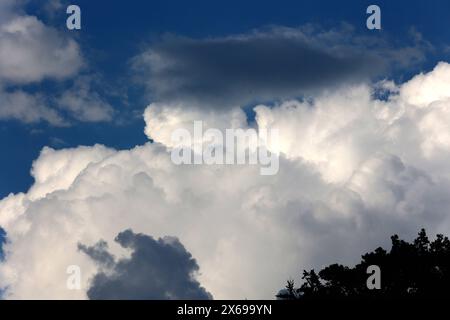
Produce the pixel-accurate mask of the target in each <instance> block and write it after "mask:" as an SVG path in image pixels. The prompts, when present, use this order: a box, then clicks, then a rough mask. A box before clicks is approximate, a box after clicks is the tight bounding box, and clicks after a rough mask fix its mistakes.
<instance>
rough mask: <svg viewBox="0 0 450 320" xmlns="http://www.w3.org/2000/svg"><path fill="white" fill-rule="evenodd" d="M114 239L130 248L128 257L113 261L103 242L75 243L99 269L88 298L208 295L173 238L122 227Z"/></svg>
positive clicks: (194, 265)
mask: <svg viewBox="0 0 450 320" xmlns="http://www.w3.org/2000/svg"><path fill="white" fill-rule="evenodd" d="M115 241H116V242H118V243H119V244H120V245H121V246H122V247H123V248H127V249H132V250H133V253H132V254H131V257H130V258H129V259H120V260H118V261H115V258H114V256H113V255H111V254H110V253H109V252H108V250H107V249H108V248H107V243H106V242H104V241H100V242H98V243H97V244H96V245H94V246H92V247H87V246H85V245H82V244H80V245H79V246H78V248H79V250H80V251H82V252H84V253H86V254H87V255H88V256H89V257H91V258H92V259H93V260H94V261H95V262H96V263H97V264H99V266H100V269H101V271H100V272H99V273H97V274H96V275H95V276H94V278H93V279H92V282H91V287H90V288H89V290H88V292H87V295H88V297H89V298H90V299H133V300H135V299H211V298H212V296H211V294H210V293H208V292H207V291H206V290H205V289H204V288H203V287H201V286H200V283H199V282H198V281H197V280H195V278H194V275H195V273H196V272H198V270H199V267H198V264H197V262H196V260H195V259H194V258H192V256H191V254H190V253H189V252H188V251H186V249H185V248H184V246H183V245H182V244H181V243H180V242H179V241H178V239H177V238H173V237H164V238H160V239H158V240H155V239H153V238H152V237H150V236H147V235H144V234H135V233H133V232H132V231H131V230H126V231H123V232H121V233H119V235H118V236H117V237H116V239H115Z"/></svg>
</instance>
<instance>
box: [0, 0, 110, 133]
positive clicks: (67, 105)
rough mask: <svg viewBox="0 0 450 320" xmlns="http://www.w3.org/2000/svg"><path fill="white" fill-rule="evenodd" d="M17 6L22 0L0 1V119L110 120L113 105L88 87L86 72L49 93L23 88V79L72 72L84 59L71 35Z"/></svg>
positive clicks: (59, 76)
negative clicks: (57, 90)
mask: <svg viewBox="0 0 450 320" xmlns="http://www.w3.org/2000/svg"><path fill="white" fill-rule="evenodd" d="M51 3H52V4H53V5H57V4H58V3H59V2H55V1H53V2H51ZM49 4H50V3H49ZM22 6H23V2H22V1H20V2H17V3H15V2H13V1H2V4H1V5H0V11H1V13H0V18H1V19H0V120H11V119H13V120H17V121H22V122H25V123H37V122H41V121H45V122H47V123H49V124H51V125H54V126H64V125H68V124H69V123H70V120H69V119H67V118H72V119H75V120H76V121H86V122H97V121H110V120H111V119H112V114H113V109H112V107H111V106H110V105H109V104H108V103H107V102H106V101H105V100H104V99H102V98H101V97H100V95H99V94H98V93H96V92H95V91H94V90H92V89H91V88H90V80H89V77H88V76H85V77H82V78H80V79H78V80H77V81H76V83H75V85H74V86H73V87H71V88H67V89H66V90H65V91H63V92H61V93H60V92H58V93H56V92H53V96H56V97H52V98H50V97H48V96H46V95H44V94H43V93H39V92H38V93H35V92H33V93H31V92H27V91H26V88H24V87H23V86H24V85H29V84H34V85H39V83H41V82H42V81H43V80H51V81H55V82H59V81H63V80H67V79H73V78H77V77H78V75H79V73H80V71H81V70H82V69H83V67H85V66H86V62H85V61H84V58H83V55H82V53H81V49H80V46H79V45H78V43H77V42H76V41H75V40H74V39H72V38H70V37H68V36H67V35H65V34H64V33H63V32H61V31H58V30H57V29H55V28H53V27H51V26H48V25H46V24H44V23H43V22H42V21H41V20H39V19H38V18H37V17H36V16H32V15H28V14H26V13H25V12H24V11H23V8H22ZM81 82H83V83H82V84H80V83H81ZM61 110H63V111H64V112H61Z"/></svg>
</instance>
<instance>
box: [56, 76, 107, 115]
mask: <svg viewBox="0 0 450 320" xmlns="http://www.w3.org/2000/svg"><path fill="white" fill-rule="evenodd" d="M90 82H91V79H89V78H86V77H82V78H81V79H79V80H77V81H76V83H75V85H74V86H73V87H72V88H71V89H69V90H66V91H65V92H63V93H62V95H61V96H60V97H58V98H57V99H56V104H57V105H58V107H59V108H60V109H62V110H64V111H66V112H68V113H69V114H70V115H71V116H72V117H73V118H74V119H76V120H79V121H83V122H102V121H111V120H112V118H113V115H114V109H113V107H112V106H111V105H110V104H109V103H108V102H107V101H106V100H105V99H103V98H102V97H101V95H100V94H98V93H97V92H95V91H94V90H92V88H91V84H90Z"/></svg>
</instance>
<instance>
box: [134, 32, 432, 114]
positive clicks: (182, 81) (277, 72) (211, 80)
mask: <svg viewBox="0 0 450 320" xmlns="http://www.w3.org/2000/svg"><path fill="white" fill-rule="evenodd" d="M412 38H413V40H412V41H413V42H414V44H412V45H411V46H406V47H399V48H394V47H391V46H389V45H388V44H387V43H386V42H385V41H383V39H381V38H378V37H376V36H373V37H360V36H357V35H355V34H354V32H353V28H352V27H351V26H349V25H343V26H342V27H341V28H339V29H336V30H329V31H323V30H318V29H317V28H314V27H311V26H307V27H303V28H285V27H274V28H271V29H269V30H264V31H260V30H257V31H254V32H252V33H249V34H243V35H236V36H228V37H222V38H207V39H192V38H186V37H180V36H166V37H164V38H163V39H162V41H160V42H158V43H155V44H153V45H152V46H151V47H150V49H148V50H147V51H145V52H143V53H142V54H140V55H139V56H137V57H135V58H134V59H133V66H134V68H135V69H136V70H137V71H138V73H140V75H141V76H142V80H144V81H145V83H146V85H147V86H148V88H149V90H150V94H151V95H152V97H153V99H156V100H159V101H164V102H168V101H169V102H180V101H182V102H184V103H186V102H188V103H191V104H199V105H208V106H214V107H220V106H222V107H223V106H235V105H245V104H247V103H252V102H261V101H267V100H273V99H282V98H294V97H299V96H302V95H305V94H306V95H308V94H314V93H315V92H317V91H318V90H321V89H324V88H330V87H337V86H341V85H344V84H349V83H357V82H361V81H365V80H367V79H370V78H371V77H374V76H377V75H379V74H381V73H383V72H384V73H385V72H386V70H387V69H388V68H389V67H390V66H391V65H392V64H395V65H402V66H408V65H411V64H412V63H415V62H417V61H421V60H422V59H423V50H424V48H423V45H422V42H423V40H422V39H421V38H417V37H415V36H414V34H412Z"/></svg>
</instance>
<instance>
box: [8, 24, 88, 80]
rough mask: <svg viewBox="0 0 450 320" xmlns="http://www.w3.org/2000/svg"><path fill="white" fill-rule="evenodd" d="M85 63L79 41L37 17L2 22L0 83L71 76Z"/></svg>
mask: <svg viewBox="0 0 450 320" xmlns="http://www.w3.org/2000/svg"><path fill="white" fill-rule="evenodd" d="M82 64H83V61H82V57H81V53H80V49H79V47H78V44H77V43H76V42H75V41H74V40H72V39H68V38H66V37H63V36H62V35H61V34H59V33H58V32H57V31H56V30H55V29H53V28H51V27H48V26H46V25H45V24H44V23H42V22H41V21H40V20H38V19H37V18H36V17H35V16H25V15H24V16H16V17H14V18H12V19H10V20H7V21H6V22H3V21H2V23H1V24H0V83H1V82H3V83H4V82H7V83H30V82H36V81H41V80H43V79H45V78H56V79H61V78H67V77H69V76H72V75H74V74H76V72H77V71H78V70H79V69H80V67H81V66H82Z"/></svg>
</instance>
